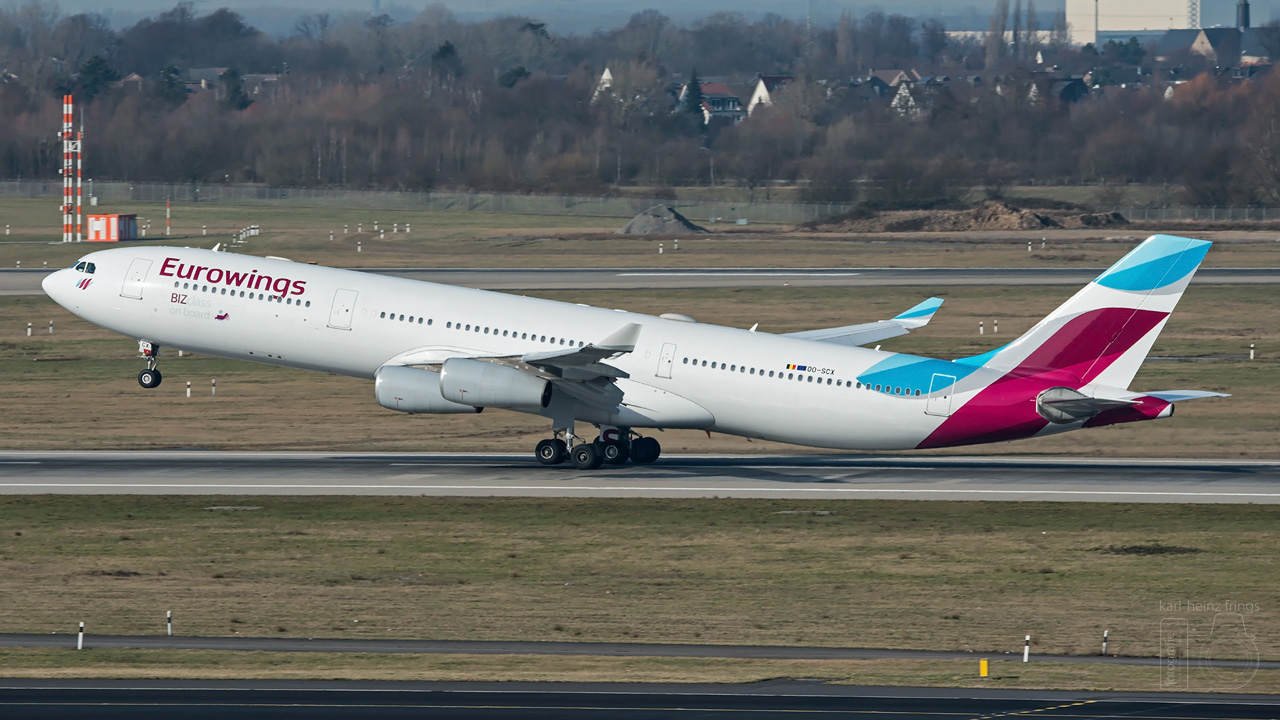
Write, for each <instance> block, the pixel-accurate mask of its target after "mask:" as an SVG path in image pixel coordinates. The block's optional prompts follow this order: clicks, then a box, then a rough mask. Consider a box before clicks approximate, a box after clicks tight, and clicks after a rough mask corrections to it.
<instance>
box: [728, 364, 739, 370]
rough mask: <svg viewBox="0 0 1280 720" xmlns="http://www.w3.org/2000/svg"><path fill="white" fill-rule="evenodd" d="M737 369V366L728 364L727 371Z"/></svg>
mask: <svg viewBox="0 0 1280 720" xmlns="http://www.w3.org/2000/svg"><path fill="white" fill-rule="evenodd" d="M737 369H738V366H737V365H730V366H729V372H733V371H734V370H737Z"/></svg>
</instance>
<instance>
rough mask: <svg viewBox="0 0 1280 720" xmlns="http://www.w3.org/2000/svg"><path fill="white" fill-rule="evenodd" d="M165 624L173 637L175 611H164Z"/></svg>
mask: <svg viewBox="0 0 1280 720" xmlns="http://www.w3.org/2000/svg"><path fill="white" fill-rule="evenodd" d="M164 624H165V625H166V626H167V627H168V630H169V636H170V637H173V611H172V610H165V611H164Z"/></svg>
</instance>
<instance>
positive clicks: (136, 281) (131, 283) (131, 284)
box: [120, 258, 151, 300]
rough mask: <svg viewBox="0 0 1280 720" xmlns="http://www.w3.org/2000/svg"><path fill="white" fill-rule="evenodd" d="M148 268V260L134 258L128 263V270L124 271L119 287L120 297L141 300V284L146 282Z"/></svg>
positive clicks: (149, 266) (149, 262) (149, 263)
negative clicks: (122, 283) (121, 284)
mask: <svg viewBox="0 0 1280 720" xmlns="http://www.w3.org/2000/svg"><path fill="white" fill-rule="evenodd" d="M150 270H151V261H150V260H144V259H142V258H134V260H133V263H131V264H130V265H129V272H127V273H125V276H124V285H123V286H121V287H120V297H127V298H134V299H135V300H141V299H142V286H143V284H144V283H146V280H147V272H148V271H150Z"/></svg>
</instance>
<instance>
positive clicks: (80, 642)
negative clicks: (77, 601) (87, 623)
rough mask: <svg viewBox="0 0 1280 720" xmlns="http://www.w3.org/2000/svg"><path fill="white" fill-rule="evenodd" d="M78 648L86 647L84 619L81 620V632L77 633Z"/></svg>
mask: <svg viewBox="0 0 1280 720" xmlns="http://www.w3.org/2000/svg"><path fill="white" fill-rule="evenodd" d="M76 649H77V650H83V649H84V621H83V620H81V621H80V633H79V634H78V635H76Z"/></svg>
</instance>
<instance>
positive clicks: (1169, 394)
mask: <svg viewBox="0 0 1280 720" xmlns="http://www.w3.org/2000/svg"><path fill="white" fill-rule="evenodd" d="M1142 394H1143V395H1148V396H1150V397H1153V398H1156V399H1157V400H1164V401H1165V402H1180V401H1182V400H1199V399H1201V398H1212V397H1231V396H1230V395H1228V394H1227V393H1220V392H1209V391H1208V390H1157V391H1156V392H1149V393H1142Z"/></svg>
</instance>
